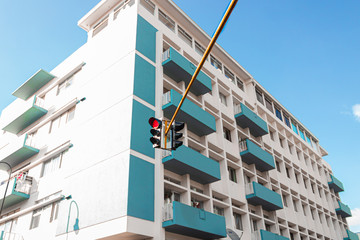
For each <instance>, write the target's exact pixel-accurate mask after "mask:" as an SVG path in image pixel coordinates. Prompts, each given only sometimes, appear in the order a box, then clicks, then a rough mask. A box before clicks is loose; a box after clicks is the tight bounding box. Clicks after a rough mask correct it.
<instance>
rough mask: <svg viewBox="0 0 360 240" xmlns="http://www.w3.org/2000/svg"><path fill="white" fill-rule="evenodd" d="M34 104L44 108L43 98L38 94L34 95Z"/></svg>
mask: <svg viewBox="0 0 360 240" xmlns="http://www.w3.org/2000/svg"><path fill="white" fill-rule="evenodd" d="M34 105H36V106H38V107H42V108H44V106H45V100H44V99H43V98H40V97H38V96H35V100H34Z"/></svg>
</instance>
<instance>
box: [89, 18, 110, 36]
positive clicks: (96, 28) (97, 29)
mask: <svg viewBox="0 0 360 240" xmlns="http://www.w3.org/2000/svg"><path fill="white" fill-rule="evenodd" d="M108 23H109V15H108V16H106V17H104V18H103V19H102V20H101V21H100V22H99V23H97V24H96V25H95V26H94V27H93V34H92V36H93V37H95V36H96V34H98V33H99V32H101V31H102V30H103V29H104V28H106V26H107V25H108Z"/></svg>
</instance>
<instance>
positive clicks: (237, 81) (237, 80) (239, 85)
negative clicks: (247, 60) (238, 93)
mask: <svg viewBox="0 0 360 240" xmlns="http://www.w3.org/2000/svg"><path fill="white" fill-rule="evenodd" d="M236 83H237V86H238V88H240V89H241V90H242V91H245V88H244V83H243V81H241V80H240V79H239V78H238V77H236Z"/></svg>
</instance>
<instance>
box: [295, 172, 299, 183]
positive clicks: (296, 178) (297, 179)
mask: <svg viewBox="0 0 360 240" xmlns="http://www.w3.org/2000/svg"><path fill="white" fill-rule="evenodd" d="M295 180H296V182H297V183H298V184H299V176H298V174H297V173H295Z"/></svg>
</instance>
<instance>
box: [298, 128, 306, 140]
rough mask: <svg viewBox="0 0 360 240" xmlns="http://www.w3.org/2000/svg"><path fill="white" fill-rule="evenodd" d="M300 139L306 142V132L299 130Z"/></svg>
mask: <svg viewBox="0 0 360 240" xmlns="http://www.w3.org/2000/svg"><path fill="white" fill-rule="evenodd" d="M299 133H300V137H301V138H302V139H303V140H304V141H305V135H304V131H303V130H302V129H299Z"/></svg>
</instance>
